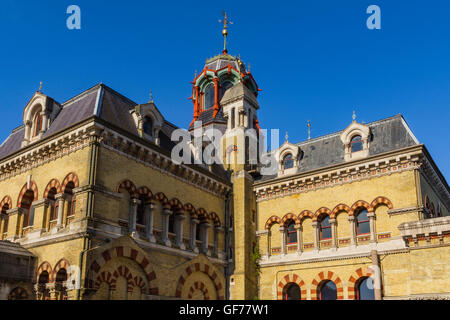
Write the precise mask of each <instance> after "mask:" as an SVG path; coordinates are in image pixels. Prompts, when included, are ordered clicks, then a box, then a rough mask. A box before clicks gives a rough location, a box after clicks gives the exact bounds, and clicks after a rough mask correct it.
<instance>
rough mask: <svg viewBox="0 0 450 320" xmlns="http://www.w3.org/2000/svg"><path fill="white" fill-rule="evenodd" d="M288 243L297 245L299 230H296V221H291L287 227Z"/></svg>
mask: <svg viewBox="0 0 450 320" xmlns="http://www.w3.org/2000/svg"><path fill="white" fill-rule="evenodd" d="M287 243H288V244H292V243H297V230H295V222H294V221H291V222H290V223H289V225H288V227H287Z"/></svg>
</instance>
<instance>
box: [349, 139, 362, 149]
mask: <svg viewBox="0 0 450 320" xmlns="http://www.w3.org/2000/svg"><path fill="white" fill-rule="evenodd" d="M351 145H352V152H358V151H361V150H362V149H363V143H362V140H361V136H354V137H353V138H352V141H351Z"/></svg>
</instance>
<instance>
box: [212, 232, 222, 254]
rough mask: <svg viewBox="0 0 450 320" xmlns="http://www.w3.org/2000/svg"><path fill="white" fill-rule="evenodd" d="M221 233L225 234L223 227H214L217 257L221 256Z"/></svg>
mask: <svg viewBox="0 0 450 320" xmlns="http://www.w3.org/2000/svg"><path fill="white" fill-rule="evenodd" d="M219 232H223V228H222V227H218V226H214V251H213V254H214V256H215V257H217V256H218V255H219Z"/></svg>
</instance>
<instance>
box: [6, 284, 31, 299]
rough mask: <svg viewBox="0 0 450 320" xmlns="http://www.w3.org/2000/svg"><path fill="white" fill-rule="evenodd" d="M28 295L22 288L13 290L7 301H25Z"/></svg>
mask: <svg viewBox="0 0 450 320" xmlns="http://www.w3.org/2000/svg"><path fill="white" fill-rule="evenodd" d="M27 299H28V293H27V291H26V290H25V289H24V288H22V287H17V288H14V289H13V290H12V291H11V292H10V294H9V295H8V300H27Z"/></svg>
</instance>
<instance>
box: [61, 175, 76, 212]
mask: <svg viewBox="0 0 450 320" xmlns="http://www.w3.org/2000/svg"><path fill="white" fill-rule="evenodd" d="M74 188H75V183H73V181H70V182H69V183H67V185H66V188H65V189H64V193H65V194H66V197H67V205H68V208H67V216H68V217H72V216H74V215H75V205H76V202H77V200H76V197H75V195H74V194H73V189H74Z"/></svg>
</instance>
